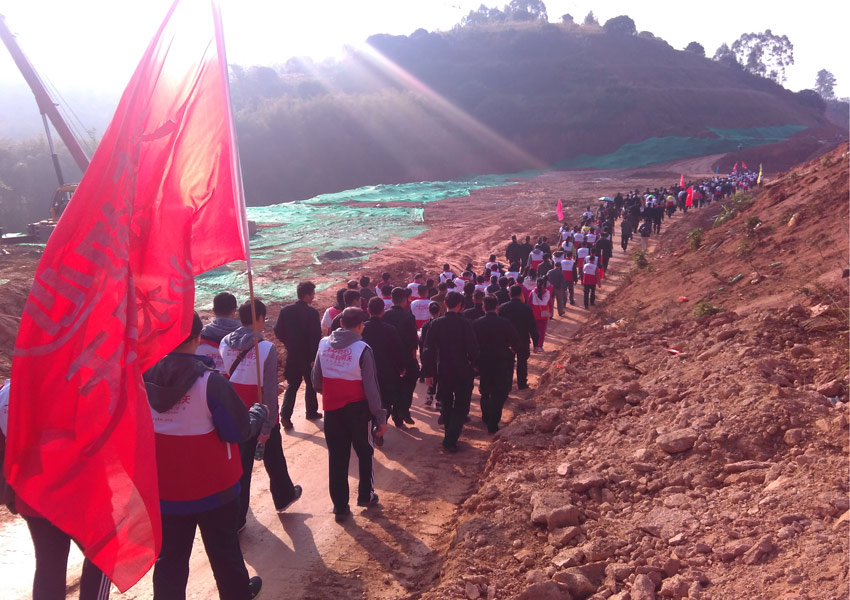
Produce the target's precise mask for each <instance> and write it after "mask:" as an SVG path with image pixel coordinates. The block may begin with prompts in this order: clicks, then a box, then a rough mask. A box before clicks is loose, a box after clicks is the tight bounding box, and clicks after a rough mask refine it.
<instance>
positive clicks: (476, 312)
mask: <svg viewBox="0 0 850 600" xmlns="http://www.w3.org/2000/svg"><path fill="white" fill-rule="evenodd" d="M484 296H485V294H484V290H475V292H473V294H472V299H473V300H474V305H473V307H472V308H467V309H466V310H464V311H463V312H462V313H461V314H463V317H464V318H465V319H469V320H470V321H475V320H476V319H480V318H481V317H483V316H484Z"/></svg>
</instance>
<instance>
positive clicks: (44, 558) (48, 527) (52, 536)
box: [24, 517, 110, 600]
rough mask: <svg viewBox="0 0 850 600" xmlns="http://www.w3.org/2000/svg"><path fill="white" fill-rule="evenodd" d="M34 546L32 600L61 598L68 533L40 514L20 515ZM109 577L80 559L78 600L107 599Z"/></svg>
mask: <svg viewBox="0 0 850 600" xmlns="http://www.w3.org/2000/svg"><path fill="white" fill-rule="evenodd" d="M24 519H25V520H26V522H27V527H29V530H30V536H32V545H33V547H34V548H35V576H34V577H33V581H32V597H33V600H65V578H66V571H67V569H68V552H69V551H70V550H71V536H69V535H68V534H67V533H65V532H64V531H62V530H61V529H59V528H58V527H56V526H55V525H54V524H53V523H51V522H50V521H48V520H47V519H43V518H41V517H24ZM109 587H110V583H109V579H107V577H106V575H104V574H103V572H102V571H101V570H100V569H98V568H97V567H96V566H94V563H92V562H91V561H89V560H88V559H86V560H85V562H83V574H82V577H81V578H80V600H106V598H109Z"/></svg>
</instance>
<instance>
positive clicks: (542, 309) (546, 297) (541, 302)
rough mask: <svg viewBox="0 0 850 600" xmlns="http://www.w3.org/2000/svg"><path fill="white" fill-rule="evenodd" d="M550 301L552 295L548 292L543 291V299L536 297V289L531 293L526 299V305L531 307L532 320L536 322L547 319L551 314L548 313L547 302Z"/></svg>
mask: <svg viewBox="0 0 850 600" xmlns="http://www.w3.org/2000/svg"><path fill="white" fill-rule="evenodd" d="M551 299H552V294H551V293H550V292H549V290H548V289H547V290H544V291H543V297H542V298H541V297H539V296H538V295H537V289H536V287H535V290H534V291H533V292H531V295H530V296H529V297H528V303H529V304H530V305H531V310H532V312H534V318H535V319H536V320H538V321H539V320H542V319H548V318H549V317H550V316H551V315H552V313H551V312H549V301H550V300H551Z"/></svg>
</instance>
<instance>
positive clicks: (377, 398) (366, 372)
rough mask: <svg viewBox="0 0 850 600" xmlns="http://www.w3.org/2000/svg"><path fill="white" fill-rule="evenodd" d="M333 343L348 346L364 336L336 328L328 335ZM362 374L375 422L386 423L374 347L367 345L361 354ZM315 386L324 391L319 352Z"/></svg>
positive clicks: (315, 364) (314, 365) (314, 371)
mask: <svg viewBox="0 0 850 600" xmlns="http://www.w3.org/2000/svg"><path fill="white" fill-rule="evenodd" d="M327 339H328V341H329V342H330V344H331V348H336V349H339V348H347V347H348V346H350V345H351V344H353V343H354V342H357V341H360V340H362V339H363V338H361V337H360V334H359V333H357V332H355V331H352V330H351V329H336V330H334V331H332V332H331V334H330V335H329V336H328V337H327ZM360 376H361V377H362V378H363V390H364V391H365V392H366V401H367V402H368V404H369V412H371V413H372V416H373V417H374V418H375V422H376V423H378V424H379V425H380V424H384V423H386V422H387V411H386V410H384V408H383V406H382V405H381V392H380V390H379V388H378V375H377V372H376V371H375V356H374V355H373V354H372V348H370V347H369V345H368V344H367V345H366V349H365V350H364V351H363V354H361V355H360ZM313 387H314V388H316V391H317V392H319V393H320V394H321V393H322V361H321V360H319V355H318V353H317V354H316V361H315V363H314V364H313Z"/></svg>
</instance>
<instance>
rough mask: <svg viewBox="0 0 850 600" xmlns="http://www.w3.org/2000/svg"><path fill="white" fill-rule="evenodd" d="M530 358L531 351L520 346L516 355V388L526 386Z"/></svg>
mask: <svg viewBox="0 0 850 600" xmlns="http://www.w3.org/2000/svg"><path fill="white" fill-rule="evenodd" d="M529 356H531V350H529V348H528V346H523V345H522V344H520V348H519V352H517V354H516V384H517V387H526V386H527V385H528V357H529Z"/></svg>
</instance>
